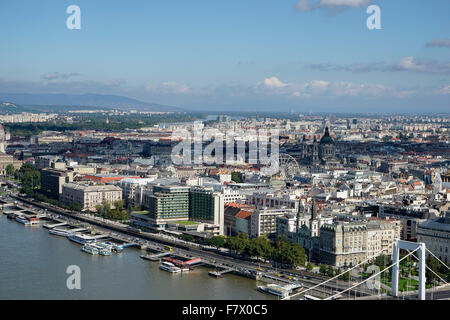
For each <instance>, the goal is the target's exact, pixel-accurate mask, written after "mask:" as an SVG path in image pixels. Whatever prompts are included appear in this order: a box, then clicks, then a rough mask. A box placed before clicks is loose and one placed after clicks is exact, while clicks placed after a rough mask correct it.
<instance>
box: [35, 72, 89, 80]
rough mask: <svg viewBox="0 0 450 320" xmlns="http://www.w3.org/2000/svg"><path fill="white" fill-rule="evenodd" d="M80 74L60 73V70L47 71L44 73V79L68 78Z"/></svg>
mask: <svg viewBox="0 0 450 320" xmlns="http://www.w3.org/2000/svg"><path fill="white" fill-rule="evenodd" d="M76 76H80V74H79V73H76V72H72V73H60V72H47V73H44V74H43V75H42V79H43V80H47V81H52V80H58V79H63V80H67V79H69V78H71V77H76Z"/></svg>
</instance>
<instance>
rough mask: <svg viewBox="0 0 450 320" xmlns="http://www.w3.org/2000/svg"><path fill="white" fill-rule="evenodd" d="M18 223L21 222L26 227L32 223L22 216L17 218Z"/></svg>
mask: <svg viewBox="0 0 450 320" xmlns="http://www.w3.org/2000/svg"><path fill="white" fill-rule="evenodd" d="M16 221H17V222H19V223H22V224H24V225H26V226H29V225H31V222H30V221H29V220H28V219H27V218H25V217H22V216H17V217H16Z"/></svg>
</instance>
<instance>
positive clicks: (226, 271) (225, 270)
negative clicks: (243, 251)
mask: <svg viewBox="0 0 450 320" xmlns="http://www.w3.org/2000/svg"><path fill="white" fill-rule="evenodd" d="M234 271H235V270H234V269H232V268H229V269H224V270H221V271H209V272H208V274H209V275H210V276H213V277H218V278H220V277H222V276H223V275H224V274H226V273H231V272H234Z"/></svg>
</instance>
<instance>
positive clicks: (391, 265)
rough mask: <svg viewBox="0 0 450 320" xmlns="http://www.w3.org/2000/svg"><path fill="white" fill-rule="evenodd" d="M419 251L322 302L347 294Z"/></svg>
mask: <svg viewBox="0 0 450 320" xmlns="http://www.w3.org/2000/svg"><path fill="white" fill-rule="evenodd" d="M419 249H420V248H416V249H415V250H414V251H412V252H411V253H409V254H407V255H406V256H404V257H403V258H401V259H400V260H398V261H397V262H395V263H393V264H391V265H390V266H389V267H387V268H385V269H384V270H382V271H380V272H378V273H375V274H373V275H371V276H370V277H368V278H367V279H366V280H364V281H362V282H360V283H357V284H356V285H354V286H352V287H350V288H347V289H345V290H344V291H341V292H339V293H337V294H335V295H333V296H331V297H328V298H326V299H324V300H330V299H333V298H335V297H337V296H339V295H340V294H342V293H344V292H347V291H349V290H351V289H353V288H355V287H357V286H359V285H361V284H363V283H365V282H367V281H369V280H371V279H372V278H374V277H376V276H377V275H379V274H380V273H382V272H384V271H386V270H387V269H389V268H391V267H392V266H394V265H395V264H399V263H400V261H402V260H404V259H405V258H407V257H408V256H409V255H411V254H413V253H414V252H416V251H417V250H419Z"/></svg>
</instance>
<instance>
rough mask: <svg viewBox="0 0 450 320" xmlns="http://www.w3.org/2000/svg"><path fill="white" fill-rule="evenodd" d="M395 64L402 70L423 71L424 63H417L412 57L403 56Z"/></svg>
mask: <svg viewBox="0 0 450 320" xmlns="http://www.w3.org/2000/svg"><path fill="white" fill-rule="evenodd" d="M397 66H398V67H399V68H400V69H404V70H412V71H424V70H425V65H424V64H421V63H418V62H417V61H416V60H415V59H414V57H404V58H402V59H400V61H399V62H398V63H397Z"/></svg>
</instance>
